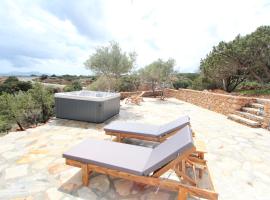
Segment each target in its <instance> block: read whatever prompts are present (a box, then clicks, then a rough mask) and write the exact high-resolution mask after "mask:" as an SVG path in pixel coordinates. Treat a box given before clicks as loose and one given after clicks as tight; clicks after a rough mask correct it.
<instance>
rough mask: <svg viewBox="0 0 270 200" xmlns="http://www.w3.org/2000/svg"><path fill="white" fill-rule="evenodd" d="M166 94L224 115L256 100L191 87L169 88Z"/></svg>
mask: <svg viewBox="0 0 270 200" xmlns="http://www.w3.org/2000/svg"><path fill="white" fill-rule="evenodd" d="M165 94H166V96H168V97H174V98H177V99H179V100H182V101H186V102H189V103H192V104H194V105H197V106H200V107H203V108H206V109H208V110H212V111H215V112H218V113H221V114H224V115H227V114H230V113H233V112H234V111H236V110H240V109H241V108H242V107H243V106H245V105H247V104H250V103H252V102H255V99H253V98H248V97H237V96H232V95H225V94H217V93H212V92H208V91H196V90H190V89H179V90H172V89H167V90H166V92H165Z"/></svg>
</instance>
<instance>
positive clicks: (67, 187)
mask: <svg viewBox="0 0 270 200" xmlns="http://www.w3.org/2000/svg"><path fill="white" fill-rule="evenodd" d="M79 187H80V185H77V184H75V183H65V184H63V185H62V186H61V188H60V189H61V190H62V191H64V192H65V193H69V194H71V193H72V192H74V191H76V190H77V189H78V188H79Z"/></svg>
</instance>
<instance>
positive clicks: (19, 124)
mask: <svg viewBox="0 0 270 200" xmlns="http://www.w3.org/2000/svg"><path fill="white" fill-rule="evenodd" d="M16 123H17V125H18V126H19V128H20V130H21V131H24V128H23V127H22V125H21V123H20V122H19V121H16Z"/></svg>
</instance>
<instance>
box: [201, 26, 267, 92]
mask: <svg viewBox="0 0 270 200" xmlns="http://www.w3.org/2000/svg"><path fill="white" fill-rule="evenodd" d="M200 69H201V72H202V74H203V76H204V77H206V78H207V79H209V80H211V81H212V82H215V83H216V84H217V86H220V87H223V89H224V90H226V91H228V92H231V91H233V90H234V89H235V88H236V87H237V86H238V85H239V84H240V83H241V82H243V81H244V80H246V79H247V78H249V79H256V80H258V81H260V82H268V81H269V80H270V26H261V27H259V28H258V29H257V30H256V31H255V32H253V33H251V34H249V35H246V36H240V35H238V36H237V37H236V38H235V39H234V40H233V41H230V42H224V41H222V42H220V43H219V44H218V45H217V46H215V47H213V49H212V51H211V52H210V53H209V54H208V55H207V56H206V58H204V59H203V60H201V65H200Z"/></svg>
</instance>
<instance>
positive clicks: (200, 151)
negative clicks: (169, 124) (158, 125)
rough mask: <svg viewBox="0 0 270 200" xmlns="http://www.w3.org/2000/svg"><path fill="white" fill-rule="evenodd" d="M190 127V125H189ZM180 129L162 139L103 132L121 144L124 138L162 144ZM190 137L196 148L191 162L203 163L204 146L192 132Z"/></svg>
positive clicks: (201, 170)
mask: <svg viewBox="0 0 270 200" xmlns="http://www.w3.org/2000/svg"><path fill="white" fill-rule="evenodd" d="M189 126H190V125H189ZM179 130H180V129H177V130H175V131H172V132H170V133H168V134H166V135H164V136H162V137H155V136H145V135H139V134H132V133H121V132H112V131H105V134H106V135H110V136H115V137H116V138H115V139H114V141H115V142H122V141H123V139H125V138H134V139H139V140H146V141H151V142H160V143H161V142H163V141H165V140H166V139H167V138H169V137H171V136H172V135H174V134H175V133H176V132H178V131H179ZM192 135H193V137H194V143H195V146H196V152H194V153H193V155H196V157H191V160H194V159H196V158H198V159H200V160H201V162H202V163H205V162H206V161H205V160H204V154H205V153H206V148H205V145H204V143H203V142H202V141H197V140H196V139H195V133H194V132H193V131H192ZM196 161H197V162H200V161H199V160H196ZM202 174H203V169H199V178H201V177H202Z"/></svg>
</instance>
